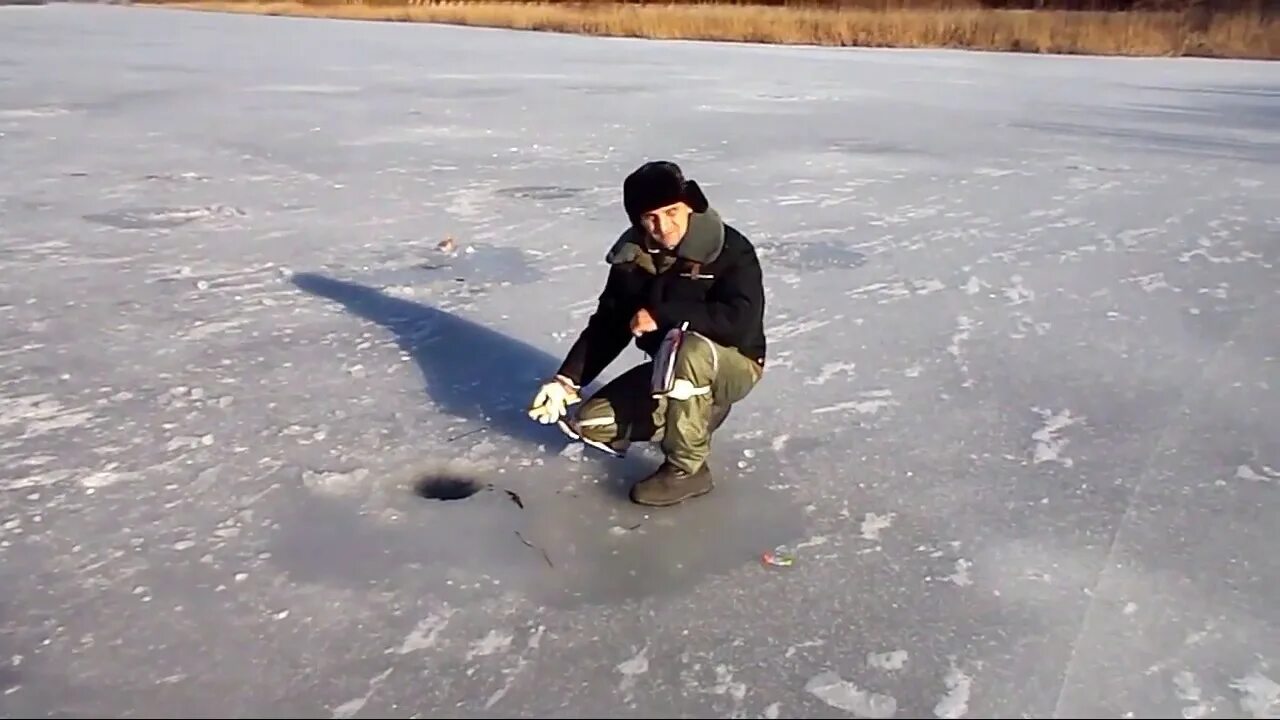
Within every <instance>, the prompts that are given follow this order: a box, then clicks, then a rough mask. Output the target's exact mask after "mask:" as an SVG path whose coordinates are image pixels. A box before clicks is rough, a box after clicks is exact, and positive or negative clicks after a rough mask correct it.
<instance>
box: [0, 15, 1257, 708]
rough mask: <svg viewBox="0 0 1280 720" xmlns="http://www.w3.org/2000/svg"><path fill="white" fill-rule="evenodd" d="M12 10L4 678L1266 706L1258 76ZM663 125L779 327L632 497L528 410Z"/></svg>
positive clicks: (427, 693) (3, 314) (4, 258)
mask: <svg viewBox="0 0 1280 720" xmlns="http://www.w3.org/2000/svg"><path fill="white" fill-rule="evenodd" d="M0 38H3V40H2V41H0V167H2V168H3V172H0V332H2V333H3V343H2V349H0V467H2V468H3V473H2V474H0V489H2V491H3V492H0V587H2V588H3V593H0V713H3V715H4V716H6V717H17V716H21V715H28V714H34V715H37V716H46V715H56V716H61V717H71V716H77V717H79V716H91V715H92V716H98V715H107V716H125V715H130V716H161V715H169V714H173V713H178V712H189V713H192V714H193V715H196V716H214V715H221V716H227V715H246V716H247V715H272V716H283V715H285V714H287V713H298V714H301V715H302V716H307V717H328V716H330V715H332V716H333V717H356V716H362V717H373V716H375V715H390V716H392V717H407V716H418V717H437V716H482V715H483V716H493V715H499V716H512V715H555V716H585V715H586V714H589V713H600V714H603V715H605V716H609V717H621V716H629V717H639V716H640V715H642V714H653V715H657V716H677V715H680V716H733V717H783V716H800V715H802V714H811V715H814V716H818V717H845V716H850V715H856V716H863V717H889V716H897V717H920V716H924V717H934V716H937V717H944V718H958V717H991V716H1003V717H1011V716H1036V717H1050V716H1056V717H1067V716H1069V715H1072V714H1082V715H1084V716H1090V717H1092V716H1123V715H1125V714H1131V715H1132V716H1182V717H1229V716H1234V717H1240V716H1244V717H1267V716H1276V715H1277V714H1280V552H1277V542H1278V541H1277V531H1276V527H1277V525H1276V519H1277V517H1280V432H1278V431H1277V428H1278V427H1280V392H1278V391H1280V364H1278V362H1277V359H1278V357H1280V65H1278V64H1275V63H1249V62H1222V61H1209V60H1169V59H1150V60H1137V59H1098V58H1079V57H1077V58H1061V57H1038V56H1013V55H999V54H982V53H964V52H934V51H891V50H880V51H869V50H857V49H847V50H838V49H813V48H790V49H788V48H769V47H752V46H741V45H716V44H693V43H662V42H646V41H639V40H622V39H601V38H586V37H572V36H559V35H549V34H522V33H511V32H506V31H498V30H482V29H466V28H448V27H433V26H426V25H406V24H378V23H353V22H339V21H323V20H301V19H284V18H263V17H252V16H232V15H215V14H201V13H189V12H182V11H165V10H148V9H139V8H125V7H109V6H82V5H50V6H46V7H28V8H16V7H15V8H4V9H3V10H0ZM651 157H671V158H674V159H676V160H678V161H679V162H681V163H682V164H683V165H684V166H685V168H686V169H687V170H688V172H689V173H690V175H691V176H693V177H695V178H696V179H698V180H699V181H700V182H701V183H702V184H703V185H704V187H705V188H706V191H707V193H708V195H709V196H710V198H711V201H712V202H713V204H714V205H715V206H716V207H717V208H718V209H719V210H720V211H721V212H722V213H723V214H724V216H725V217H726V219H727V220H728V221H729V222H731V223H733V224H734V225H736V226H737V227H739V228H740V229H742V230H743V231H744V232H746V233H747V234H748V235H749V237H751V238H752V239H753V240H754V241H755V242H756V243H757V245H758V247H759V249H760V253H761V255H762V256H763V258H764V262H765V276H766V282H767V285H768V292H769V295H768V317H767V328H768V331H769V341H770V349H771V356H770V365H769V369H768V371H767V373H766V376H765V380H764V382H763V384H762V385H761V386H760V387H759V389H758V390H757V391H756V392H755V393H754V394H753V395H752V396H751V397H750V398H749V399H748V400H747V401H746V402H745V403H744V404H743V405H741V406H740V407H738V408H737V409H736V410H735V412H734V414H733V415H732V416H731V418H730V419H729V421H728V423H727V424H726V426H725V427H724V429H723V430H722V431H721V433H720V436H719V437H718V438H717V442H716V444H715V455H714V458H713V462H714V463H715V469H716V472H717V475H718V479H719V483H718V487H717V490H716V491H715V492H714V493H712V494H711V495H708V496H706V497H703V498H699V499H697V500H695V501H693V502H690V503H689V504H687V505H686V506H682V507H679V508H674V509H670V510H666V511H661V512H651V511H649V512H647V511H645V510H644V509H642V508H639V507H636V506H632V505H630V504H628V502H627V500H626V488H627V483H628V482H630V481H633V480H635V479H637V478H638V477H640V476H642V475H643V474H645V473H647V472H648V471H649V470H650V469H651V468H652V467H653V466H654V463H655V462H656V460H657V455H656V453H654V452H652V451H646V452H642V453H638V454H636V455H635V456H633V457H631V458H628V459H627V460H623V461H618V460H612V459H609V458H605V457H602V456H601V455H599V454H597V453H593V452H588V453H585V454H584V453H583V452H581V449H580V447H577V446H567V445H566V443H565V441H564V439H563V438H562V437H561V436H560V435H559V433H558V432H556V431H555V430H554V429H548V428H545V427H543V426H540V425H537V424H535V423H533V422H531V421H529V420H528V419H527V418H526V417H525V416H524V414H523V409H524V406H525V405H526V404H527V402H528V401H529V399H530V398H531V397H532V395H533V393H534V391H535V390H536V387H537V384H538V382H539V380H540V379H542V378H544V377H545V376H546V375H547V374H548V373H549V372H550V371H551V370H552V369H553V368H554V367H555V365H556V364H557V362H558V360H559V358H560V357H561V355H562V354H563V353H564V351H565V350H567V348H568V346H569V343H570V342H571V341H572V339H573V336H574V334H575V333H576V332H577V331H578V329H579V328H580V327H581V325H582V323H584V322H585V320H586V317H587V315H588V313H589V312H590V311H591V309H592V301H593V299H594V297H595V296H596V294H597V293H598V291H599V288H600V284H601V282H602V280H603V278H604V274H605V268H604V265H603V256H604V253H605V250H606V249H607V248H608V246H609V245H610V244H611V243H612V241H613V239H614V238H615V237H616V236H617V234H618V233H619V232H620V231H621V230H622V224H623V223H624V222H625V217H624V215H623V212H622V210H621V207H620V200H621V191H620V187H621V182H622V178H623V177H624V176H625V174H626V173H627V172H628V171H629V170H630V169H632V168H633V167H634V166H636V165H638V164H639V163H640V162H642V161H643V160H645V159H648V158H651ZM448 237H452V238H454V240H455V242H456V244H457V249H456V250H455V251H454V252H444V251H441V250H439V249H438V248H437V245H438V244H439V243H440V242H441V241H443V240H445V239H446V238H448ZM638 359H639V355H638V353H637V352H636V351H634V350H630V351H628V353H627V354H626V355H625V356H624V358H622V359H621V360H620V361H619V363H618V364H616V365H615V366H614V367H613V368H612V369H611V371H610V373H609V374H610V375H613V374H615V373H617V372H620V371H621V370H622V369H624V368H625V367H626V366H627V365H628V364H629V363H630V362H634V361H636V360H638ZM433 472H444V473H456V474H459V475H461V476H464V477H474V478H479V479H480V481H481V482H483V483H488V484H491V489H486V490H484V491H482V492H480V493H479V494H476V495H474V496H472V497H470V498H468V499H466V500H460V501H453V502H440V501H430V500H425V499H422V498H420V497H418V496H416V495H415V494H414V492H413V482H414V480H415V478H417V477H419V476H420V475H422V474H423V473H433ZM508 491H509V492H508ZM517 498H518V499H519V503H517V502H515V500H516V499H517ZM778 544H787V545H789V546H791V547H792V548H794V549H795V552H796V555H797V559H796V563H795V565H794V566H792V567H789V568H778V567H768V566H765V565H763V564H762V563H761V562H760V554H761V553H762V552H763V551H765V550H768V549H770V548H772V547H774V546H775V545H778Z"/></svg>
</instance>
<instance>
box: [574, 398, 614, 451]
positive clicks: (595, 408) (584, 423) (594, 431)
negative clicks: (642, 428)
mask: <svg viewBox="0 0 1280 720" xmlns="http://www.w3.org/2000/svg"><path fill="white" fill-rule="evenodd" d="M573 425H574V429H575V430H576V431H577V432H578V434H579V435H581V436H582V437H585V438H588V439H590V440H596V441H599V442H607V441H608V440H610V439H612V437H613V434H614V431H615V429H616V427H617V420H616V419H615V418H614V414H613V407H612V406H611V405H610V404H609V402H608V401H607V400H605V399H603V398H593V399H590V400H587V401H585V402H583V403H582V406H581V407H580V408H579V409H578V416H577V418H576V419H575V420H574V422H573Z"/></svg>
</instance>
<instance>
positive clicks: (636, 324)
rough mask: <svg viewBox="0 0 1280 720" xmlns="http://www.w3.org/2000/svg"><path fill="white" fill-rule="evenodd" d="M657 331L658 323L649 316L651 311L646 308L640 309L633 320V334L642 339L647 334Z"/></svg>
mask: <svg viewBox="0 0 1280 720" xmlns="http://www.w3.org/2000/svg"><path fill="white" fill-rule="evenodd" d="M657 329H658V323H657V322H655V321H654V319H653V316H652V315H650V314H649V311H648V310H645V309H644V308H640V310H639V311H638V312H636V314H635V317H633V318H631V334H632V335H635V336H636V337H640V336H641V335H643V334H645V333H647V332H653V331H654V330H657Z"/></svg>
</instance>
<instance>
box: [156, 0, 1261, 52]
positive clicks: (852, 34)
mask: <svg viewBox="0 0 1280 720" xmlns="http://www.w3.org/2000/svg"><path fill="white" fill-rule="evenodd" d="M143 2H149V3H154V4H164V5H167V6H176V7H183V8H192V9H203V10H217V11H233V12H250V13H260V14H268V15H290V16H307V17H331V18H346V19H360V20H393V21H416V22H439V23H450V24H459V25H477V26H485V27H501V28H514V29H520V30H543V31H556V32H569V33H580V34H588V35H610V36H621V37H644V38H661V39H683V40H729V41H745V42H760V43H777V44H811V45H825V46H862V47H947V48H969V49H977V50H998V51H1021V52H1043V53H1083V54H1098V55H1144V56H1150V55H1155V56H1162V55H1163V56H1167V55H1203V56H1212V57H1232V58H1255V59H1280V18H1277V17H1274V16H1273V17H1265V16H1264V15H1263V14H1261V13H1258V12H1234V13H1230V14H1216V15H1213V16H1212V17H1210V18H1207V22H1203V23H1202V24H1201V26H1200V27H1199V28H1196V29H1193V28H1192V25H1193V23H1191V22H1189V20H1188V16H1187V15H1186V14H1184V13H1181V12H1089V11H1085V12H1080V11H1063V10H992V9H981V8H964V7H958V8H957V7H932V8H930V7H922V8H909V7H903V8H890V9H867V8H857V7H854V8H845V9H836V8H820V7H794V6H793V7H786V6H763V5H737V4H732V5H731V4H663V5H657V4H622V3H609V2H601V3H568V2H549V3H548V2H544V3H532V2H485V1H477V2H470V1H463V2H427V3H419V2H412V1H411V0H406V1H405V2H387V1H386V0H382V1H381V2H345V3H344V2H309V1H306V0H278V1H277V0H190V1H181V0H180V1H178V2H167V0H143ZM1197 30H1198V31H1197Z"/></svg>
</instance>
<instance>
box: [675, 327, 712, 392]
mask: <svg viewBox="0 0 1280 720" xmlns="http://www.w3.org/2000/svg"><path fill="white" fill-rule="evenodd" d="M675 365H676V372H675V376H676V379H677V380H687V381H689V383H691V384H692V385H693V386H694V387H699V388H700V387H706V386H709V385H710V384H711V382H712V381H713V380H715V377H716V372H717V371H718V370H719V365H720V363H719V356H718V352H717V350H716V346H715V345H714V344H712V342H711V341H710V340H708V339H706V338H705V337H703V336H701V335H698V334H696V333H689V334H688V335H686V336H685V342H684V344H683V345H681V346H680V350H679V352H677V353H676V363H675Z"/></svg>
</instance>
